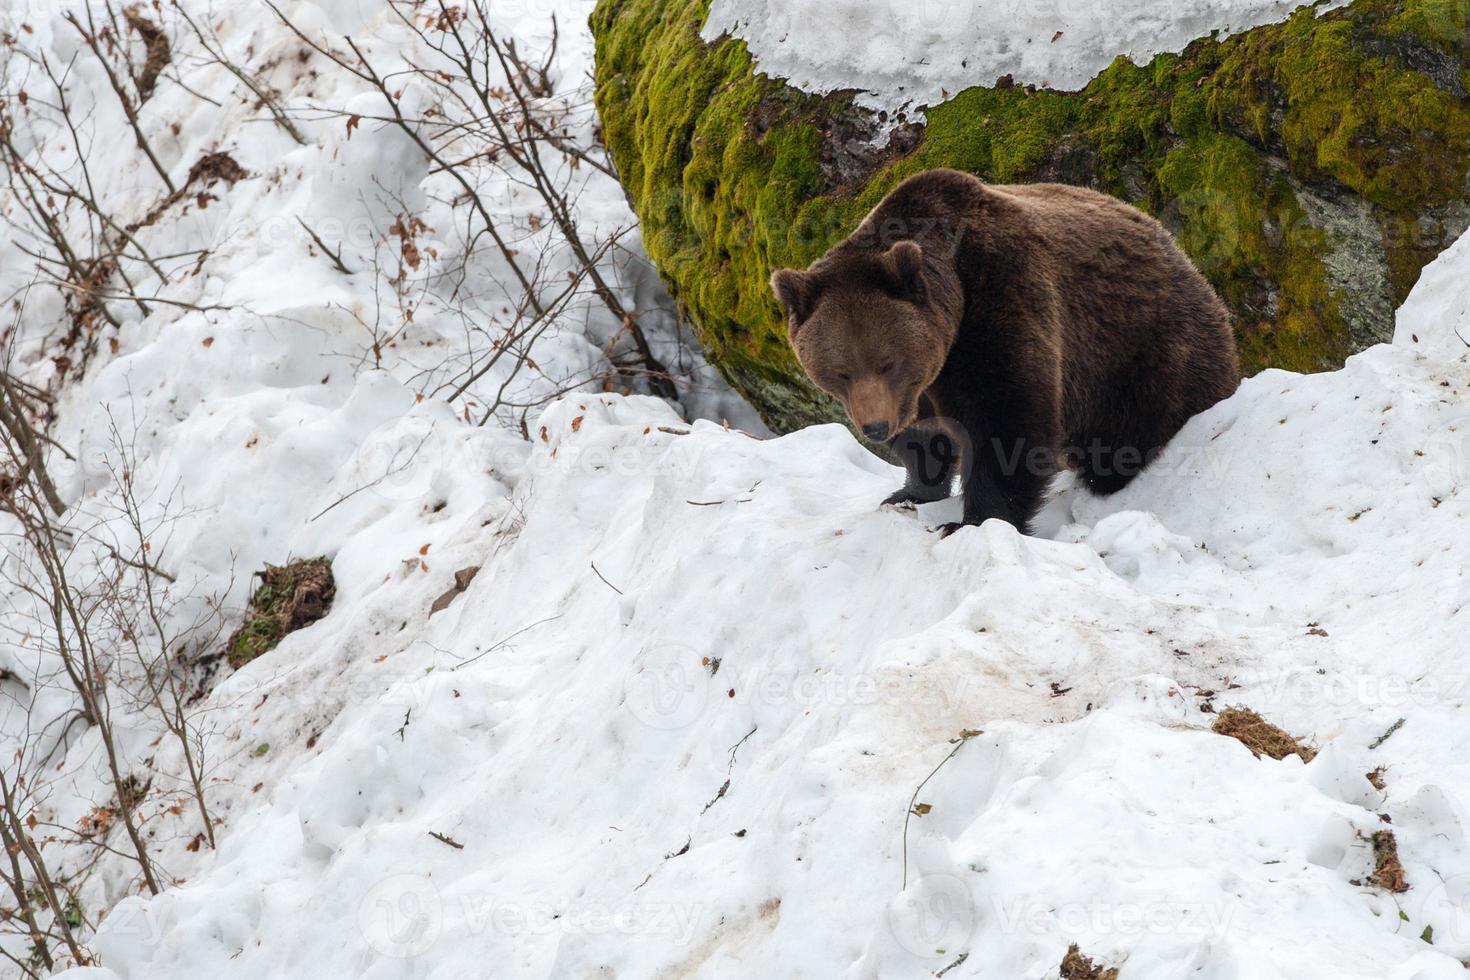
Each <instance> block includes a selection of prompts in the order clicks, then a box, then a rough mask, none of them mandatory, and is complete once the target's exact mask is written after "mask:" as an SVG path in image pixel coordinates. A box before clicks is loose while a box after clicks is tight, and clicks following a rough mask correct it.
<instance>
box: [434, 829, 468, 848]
mask: <svg viewBox="0 0 1470 980" xmlns="http://www.w3.org/2000/svg"><path fill="white" fill-rule="evenodd" d="M429 836H430V837H432V838H434V839H435V840H436V841H439V842H440V843H441V844H448V845H449V846H450V847H452V848H454V849H455V850H456V851H462V850H464V845H463V844H461V843H460V842H459V841H457V840H455V839H454V838H453V837H450V836H449V835H448V834H441V833H439V831H437V830H431V831H429Z"/></svg>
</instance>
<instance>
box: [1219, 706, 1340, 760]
mask: <svg viewBox="0 0 1470 980" xmlns="http://www.w3.org/2000/svg"><path fill="white" fill-rule="evenodd" d="M1211 730H1212V731H1214V732H1215V734H1216V735H1228V736H1229V737H1230V738H1233V739H1235V740H1236V741H1238V742H1240V743H1242V744H1243V745H1244V746H1245V747H1246V748H1248V749H1250V750H1251V751H1252V752H1254V753H1255V755H1256V757H1257V758H1260V757H1261V756H1263V755H1268V756H1270V757H1271V758H1273V759H1284V758H1286V757H1287V756H1289V755H1295V756H1300V757H1301V760H1302V761H1303V762H1311V761H1312V759H1313V758H1314V757H1315V756H1316V755H1317V750H1316V749H1314V748H1312V747H1310V746H1308V745H1303V744H1302V743H1301V742H1300V741H1299V740H1297V739H1295V738H1293V737H1292V736H1290V735H1288V734H1287V733H1286V732H1284V731H1282V730H1281V729H1280V728H1277V727H1276V726H1275V725H1273V724H1271V723H1270V722H1269V721H1267V720H1266V719H1264V718H1262V717H1261V716H1260V715H1258V714H1256V713H1255V712H1254V711H1252V710H1250V709H1249V708H1226V709H1225V710H1224V711H1222V712H1220V715H1219V717H1217V718H1216V719H1215V724H1214V725H1213V726H1212V728H1211Z"/></svg>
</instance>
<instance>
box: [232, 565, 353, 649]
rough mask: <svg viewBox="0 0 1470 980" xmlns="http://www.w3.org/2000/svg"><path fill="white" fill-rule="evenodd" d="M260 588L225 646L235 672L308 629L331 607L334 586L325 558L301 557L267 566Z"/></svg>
mask: <svg viewBox="0 0 1470 980" xmlns="http://www.w3.org/2000/svg"><path fill="white" fill-rule="evenodd" d="M255 574H256V575H258V576H260V582H261V584H260V588H258V589H256V590H255V595H253V596H251V597H250V613H249V615H247V616H246V618H245V622H244V623H243V624H242V625H241V626H240V628H239V629H237V630H236V631H235V632H234V634H233V635H232V636H231V637H230V642H229V643H228V645H227V646H226V653H227V655H228V657H229V661H230V666H231V667H234V668H236V669H237V670H238V669H239V668H241V667H243V666H245V665H246V664H248V663H249V662H250V661H252V660H254V659H255V658H256V657H259V656H260V655H261V654H263V653H266V652H268V651H270V650H273V649H275V647H276V644H278V643H280V642H281V640H282V639H284V638H285V636H286V635H287V634H288V633H293V632H295V631H296V630H299V629H301V628H302V627H303V626H309V625H311V624H312V623H314V622H316V621H317V620H319V619H321V618H322V617H323V616H325V615H326V614H327V613H328V612H330V611H331V608H332V599H333V598H334V597H335V596H336V594H337V583H336V580H335V579H333V577H332V563H331V562H330V561H328V560H327V559H326V558H303V559H301V560H299V561H293V562H291V563H290V564H287V565H267V566H265V571H263V572H256V573H255Z"/></svg>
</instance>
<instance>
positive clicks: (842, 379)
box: [835, 371, 852, 385]
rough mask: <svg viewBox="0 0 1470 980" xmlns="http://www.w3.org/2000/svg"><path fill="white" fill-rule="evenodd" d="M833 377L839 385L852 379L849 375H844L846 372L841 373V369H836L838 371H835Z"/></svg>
mask: <svg viewBox="0 0 1470 980" xmlns="http://www.w3.org/2000/svg"><path fill="white" fill-rule="evenodd" d="M835 378H836V380H837V383H838V384H839V385H845V384H847V383H848V382H850V381H852V378H851V377H849V376H848V375H846V374H843V373H842V372H841V371H838V372H837V374H836V375H835Z"/></svg>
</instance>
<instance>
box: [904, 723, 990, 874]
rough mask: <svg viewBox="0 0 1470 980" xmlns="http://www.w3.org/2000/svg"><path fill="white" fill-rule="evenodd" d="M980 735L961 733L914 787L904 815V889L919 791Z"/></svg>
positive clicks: (969, 730) (972, 732)
mask: <svg viewBox="0 0 1470 980" xmlns="http://www.w3.org/2000/svg"><path fill="white" fill-rule="evenodd" d="M980 734H983V733H982V732H979V731H977V730H975V729H973V728H967V729H965V730H964V731H962V732H960V735H959V738H957V739H955V740H954V743H955V745H954V748H952V749H950V750H949V755H947V756H945V757H944V758H943V759H940V760H939V765H937V766H935V767H934V769H933V771H931V772H930V773H929V775H927V776H925V777H924V782H922V783H920V784H919V785H917V786H915V787H914V795H913V796H910V797H909V808H908V810H907V811H906V812H905V813H904V815H903V887H904V888H908V886H909V818H910V817H912V816H913V815H914V804H915V803H917V802H918V801H919V791H920V790H922V789H923V788H924V785H925V784H926V783H928V782H929V780H931V779H933V778H934V776H935V775H936V774H937V773H938V772H939V770H941V769H943V768H944V766H945V764H946V763H947V762H949V760H950V759H953V758H954V757H955V754H956V753H957V752H959V750H960V749H962V748H964V746H965V743H966V742H968V741H969V740H970V739H972V738H974V737H975V736H976V735H980Z"/></svg>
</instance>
